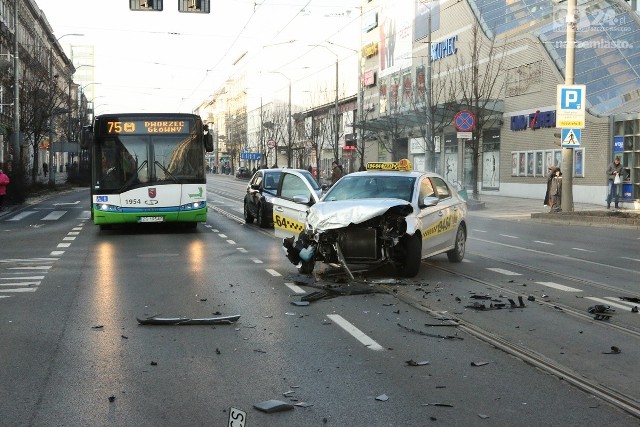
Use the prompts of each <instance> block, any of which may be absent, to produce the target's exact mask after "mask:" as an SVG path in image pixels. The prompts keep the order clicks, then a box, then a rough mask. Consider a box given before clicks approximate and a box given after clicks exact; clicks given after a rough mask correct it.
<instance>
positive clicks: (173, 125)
mask: <svg viewBox="0 0 640 427" xmlns="http://www.w3.org/2000/svg"><path fill="white" fill-rule="evenodd" d="M106 125H107V133H108V134H110V135H113V134H126V135H147V134H159V133H178V134H186V133H189V123H188V122H187V121H184V120H157V121H154V120H144V121H137V120H136V121H116V120H109V121H107V122H106Z"/></svg>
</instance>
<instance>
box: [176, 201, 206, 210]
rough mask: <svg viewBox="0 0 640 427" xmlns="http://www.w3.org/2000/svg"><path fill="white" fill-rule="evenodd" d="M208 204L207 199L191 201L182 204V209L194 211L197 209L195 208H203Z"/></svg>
mask: <svg viewBox="0 0 640 427" xmlns="http://www.w3.org/2000/svg"><path fill="white" fill-rule="evenodd" d="M206 205H207V202H205V201H201V202H191V203H187V204H186V205H182V206H180V210H181V211H192V210H195V209H202V208H204V207H205V206H206Z"/></svg>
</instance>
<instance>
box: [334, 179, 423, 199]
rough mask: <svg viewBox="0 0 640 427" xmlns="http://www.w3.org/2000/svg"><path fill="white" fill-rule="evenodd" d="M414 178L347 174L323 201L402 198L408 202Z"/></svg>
mask: <svg viewBox="0 0 640 427" xmlns="http://www.w3.org/2000/svg"><path fill="white" fill-rule="evenodd" d="M415 181H416V178H415V177H412V176H397V175H382V174H381V175H369V174H365V175H347V176H345V177H344V178H342V179H341V180H340V181H339V182H337V183H336V184H335V185H334V186H333V187H331V189H330V190H329V191H328V192H327V194H326V195H325V196H324V198H323V200H324V201H335V200H349V199H402V200H405V201H407V202H410V201H411V199H412V197H413V189H414V187H415Z"/></svg>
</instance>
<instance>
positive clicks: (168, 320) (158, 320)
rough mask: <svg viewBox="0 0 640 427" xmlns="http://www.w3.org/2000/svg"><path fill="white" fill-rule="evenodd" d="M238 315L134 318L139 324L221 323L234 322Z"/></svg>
mask: <svg viewBox="0 0 640 427" xmlns="http://www.w3.org/2000/svg"><path fill="white" fill-rule="evenodd" d="M238 319H240V316H221V317H203V318H197V319H191V318H188V317H156V316H153V317H147V318H146V319H140V318H137V317H136V320H137V321H138V323H139V324H141V325H222V324H231V323H235V322H237V321H238Z"/></svg>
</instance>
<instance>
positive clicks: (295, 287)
mask: <svg viewBox="0 0 640 427" xmlns="http://www.w3.org/2000/svg"><path fill="white" fill-rule="evenodd" d="M284 285H285V286H286V287H287V288H289V289H291V290H292V291H293V292H295V293H296V294H306V293H307V291H305V290H304V289H302V288H301V287H300V286H298V285H296V284H295V283H292V282H285V283H284Z"/></svg>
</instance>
